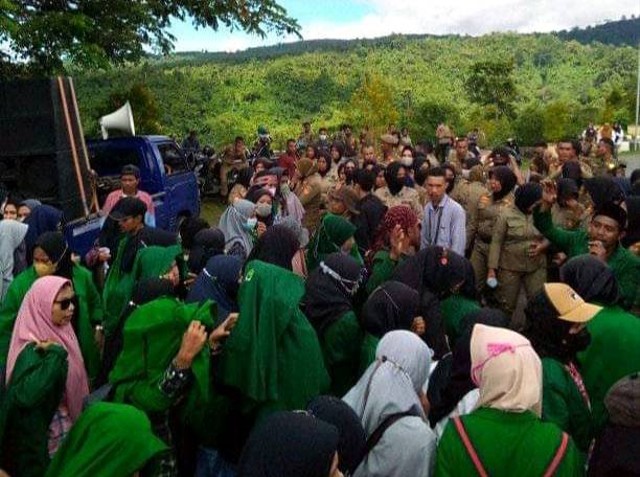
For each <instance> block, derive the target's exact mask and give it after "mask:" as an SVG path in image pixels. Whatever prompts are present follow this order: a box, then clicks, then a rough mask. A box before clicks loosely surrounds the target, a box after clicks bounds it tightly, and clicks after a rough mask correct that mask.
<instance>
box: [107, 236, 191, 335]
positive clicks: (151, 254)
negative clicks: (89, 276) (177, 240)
mask: <svg viewBox="0 0 640 477" xmlns="http://www.w3.org/2000/svg"><path fill="white" fill-rule="evenodd" d="M129 240H132V238H131V237H128V236H127V237H124V238H123V239H122V240H121V241H120V246H119V248H118V254H117V255H116V260H115V262H114V264H113V265H112V266H111V268H110V269H109V275H108V276H107V281H106V283H105V286H104V290H103V292H102V302H103V305H104V311H105V331H106V333H107V335H111V334H112V333H113V331H114V329H115V327H116V325H117V323H118V319H119V317H120V315H121V314H122V311H123V310H124V308H125V306H126V305H127V303H128V302H129V300H130V299H131V294H132V293H133V287H134V286H135V283H136V281H138V280H142V279H143V278H158V277H159V276H161V275H164V274H165V273H167V272H168V271H169V269H170V268H171V265H172V264H173V262H174V261H175V260H176V256H178V255H179V254H180V253H181V249H180V246H179V245H172V246H170V247H160V246H157V245H152V246H150V247H144V248H141V249H140V250H139V251H138V253H137V254H136V258H135V261H134V263H133V268H132V269H131V272H129V273H125V272H123V271H122V270H121V267H120V261H121V260H122V256H123V255H124V253H123V252H124V249H125V248H126V246H127V243H128V241H129Z"/></svg>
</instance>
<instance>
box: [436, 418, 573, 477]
mask: <svg viewBox="0 0 640 477" xmlns="http://www.w3.org/2000/svg"><path fill="white" fill-rule="evenodd" d="M461 420H462V423H463V424H464V427H465V430H466V431H467V434H468V435H469V440H470V441H471V443H472V444H473V447H474V449H475V450H476V452H477V454H478V457H479V458H480V460H481V462H482V464H483V466H484V468H485V470H486V471H487V473H488V474H489V475H490V476H491V477H512V476H523V477H524V476H527V477H528V476H541V475H544V472H545V470H546V469H547V467H548V466H549V463H550V462H551V461H552V460H553V457H554V456H555V454H556V451H557V450H558V447H559V445H560V442H561V440H562V432H561V431H560V429H558V427H557V426H555V425H553V424H550V423H545V422H542V421H541V420H540V419H538V418H537V417H536V415H535V414H533V413H532V412H528V411H527V412H522V413H515V412H504V411H500V410H498V409H490V408H486V407H483V408H480V409H476V410H475V411H473V412H472V413H471V414H468V415H466V416H463V417H462V418H461ZM475 475H478V473H477V471H476V468H475V466H474V465H473V462H472V460H471V458H470V457H469V453H468V452H467V450H466V448H465V446H464V444H463V443H462V440H461V439H460V436H459V434H458V431H457V430H456V428H455V425H454V423H453V422H452V421H449V423H448V424H447V427H446V428H445V430H444V433H443V435H442V438H441V439H440V442H439V444H438V454H437V459H436V471H435V476H436V477H462V476H475ZM581 475H584V463H583V461H582V457H581V456H580V453H579V452H578V450H577V449H576V446H575V444H574V443H573V441H571V440H570V441H569V445H568V447H567V450H566V453H565V455H564V458H563V459H562V461H561V463H560V466H559V467H558V469H557V471H556V473H555V474H554V476H555V477H570V476H581Z"/></svg>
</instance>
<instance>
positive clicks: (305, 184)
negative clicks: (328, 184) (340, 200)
mask: <svg viewBox="0 0 640 477" xmlns="http://www.w3.org/2000/svg"><path fill="white" fill-rule="evenodd" d="M294 192H295V194H296V195H297V196H298V199H300V203H301V204H302V206H303V207H304V210H305V213H304V219H302V225H303V226H304V227H305V228H306V229H307V230H309V235H312V234H313V231H315V229H316V227H317V226H318V223H319V222H320V206H321V205H322V178H321V177H320V174H318V173H317V172H316V173H314V174H311V175H310V176H309V177H305V178H304V179H303V180H302V181H301V182H299V183H298V185H297V186H296V188H295V190H294Z"/></svg>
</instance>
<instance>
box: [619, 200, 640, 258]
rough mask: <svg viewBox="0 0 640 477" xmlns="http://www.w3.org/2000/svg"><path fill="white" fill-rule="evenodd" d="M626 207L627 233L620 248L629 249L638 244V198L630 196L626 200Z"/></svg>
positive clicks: (639, 208) (639, 220)
mask: <svg viewBox="0 0 640 477" xmlns="http://www.w3.org/2000/svg"><path fill="white" fill-rule="evenodd" d="M625 204H626V205H627V221H628V222H627V233H626V234H625V236H624V237H622V240H621V242H622V246H623V247H625V248H629V247H630V246H631V245H633V244H634V243H636V242H640V197H639V196H634V195H631V196H629V197H627V198H626V200H625Z"/></svg>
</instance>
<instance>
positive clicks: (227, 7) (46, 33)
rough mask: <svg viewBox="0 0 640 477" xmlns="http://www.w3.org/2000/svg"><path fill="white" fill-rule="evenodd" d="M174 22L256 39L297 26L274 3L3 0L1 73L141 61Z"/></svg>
mask: <svg viewBox="0 0 640 477" xmlns="http://www.w3.org/2000/svg"><path fill="white" fill-rule="evenodd" d="M175 19H179V20H186V19H189V20H190V21H191V22H192V24H193V26H194V27H196V28H212V29H214V30H217V29H218V28H219V27H220V26H222V25H223V26H225V27H226V28H230V29H231V30H235V29H239V30H245V31H247V32H249V33H255V34H258V35H261V36H265V35H266V32H270V31H275V32H276V33H297V32H298V30H299V28H300V27H299V25H298V23H297V22H296V21H295V20H294V19H292V18H290V17H288V16H287V12H286V10H285V9H284V8H282V7H281V6H280V5H278V4H277V3H276V2H275V0H244V1H242V2H226V1H225V2H221V1H216V2H211V1H208V0H153V1H142V2H140V1H131V0H109V1H108V2H107V1H105V0H82V1H81V2H78V1H74V0H55V1H52V0H27V1H16V0H0V42H2V44H3V49H2V53H0V73H4V72H8V73H14V74H15V71H12V69H13V70H23V71H24V72H25V73H27V74H29V75H33V74H39V75H40V74H42V75H49V74H59V73H62V72H64V71H65V69H66V67H65V65H68V64H73V65H76V66H80V67H83V68H95V67H107V66H109V65H110V64H124V63H125V62H128V61H138V60H139V59H140V58H142V57H143V56H145V49H146V50H148V49H152V50H154V51H157V52H158V53H162V54H167V53H169V52H170V51H171V50H172V49H173V41H174V40H175V38H174V37H173V36H172V35H171V33H169V31H168V28H169V27H170V26H171V21H172V20H175ZM11 66H15V68H11ZM7 76H8V75H7Z"/></svg>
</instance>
